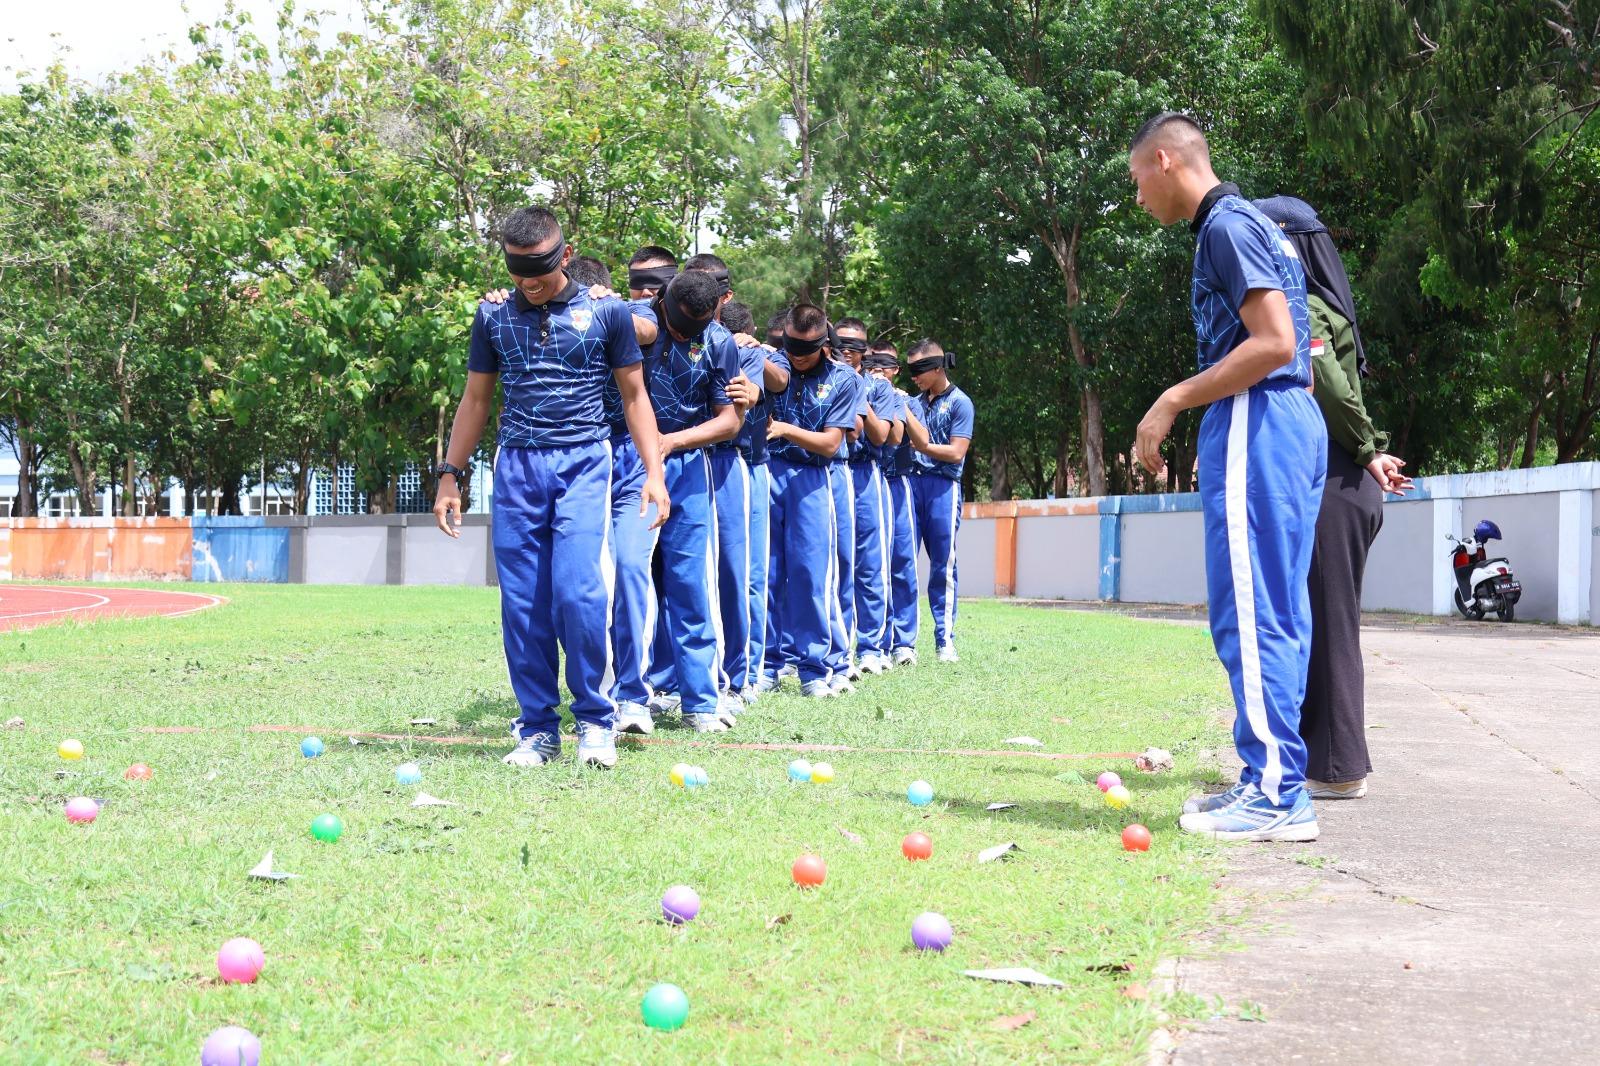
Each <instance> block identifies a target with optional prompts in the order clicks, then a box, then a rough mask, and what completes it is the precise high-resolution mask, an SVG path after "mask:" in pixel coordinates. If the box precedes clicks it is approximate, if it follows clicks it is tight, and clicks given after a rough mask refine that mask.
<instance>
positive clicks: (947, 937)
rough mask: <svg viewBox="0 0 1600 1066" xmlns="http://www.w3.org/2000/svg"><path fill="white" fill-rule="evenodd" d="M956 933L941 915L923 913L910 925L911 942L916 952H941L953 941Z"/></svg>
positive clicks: (928, 912) (930, 912)
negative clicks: (915, 947)
mask: <svg viewBox="0 0 1600 1066" xmlns="http://www.w3.org/2000/svg"><path fill="white" fill-rule="evenodd" d="M955 935H956V931H955V930H954V929H951V928H950V922H949V921H948V920H947V919H946V918H945V916H944V915H942V914H935V913H933V911H923V912H922V913H921V914H919V915H917V917H916V920H915V921H913V922H912V923H911V942H912V943H913V944H915V945H916V946H917V950H918V951H943V950H944V949H945V948H947V947H949V946H950V941H952V940H954V939H955Z"/></svg>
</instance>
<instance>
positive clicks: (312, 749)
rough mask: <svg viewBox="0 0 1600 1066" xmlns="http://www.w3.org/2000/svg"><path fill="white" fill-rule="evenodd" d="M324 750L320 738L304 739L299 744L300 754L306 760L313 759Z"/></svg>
mask: <svg viewBox="0 0 1600 1066" xmlns="http://www.w3.org/2000/svg"><path fill="white" fill-rule="evenodd" d="M324 750H326V749H324V747H323V745H322V738H321V737H306V738H305V739H304V740H302V741H301V742H300V754H301V755H304V756H305V757H306V758H308V759H315V758H316V757H317V756H318V755H321V754H322V753H323V751H324Z"/></svg>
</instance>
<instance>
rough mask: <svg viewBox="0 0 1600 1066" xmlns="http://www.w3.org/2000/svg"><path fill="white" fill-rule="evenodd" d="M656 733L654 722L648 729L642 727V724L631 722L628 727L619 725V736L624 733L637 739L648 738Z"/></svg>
mask: <svg viewBox="0 0 1600 1066" xmlns="http://www.w3.org/2000/svg"><path fill="white" fill-rule="evenodd" d="M655 731H656V724H655V723H654V722H651V723H650V725H649V726H648V727H646V726H644V725H641V724H639V723H637V722H629V723H628V724H627V725H619V726H617V733H618V734H619V735H620V734H623V733H627V734H630V735H632V736H636V737H647V736H649V735H650V734H651V733H654V732H655Z"/></svg>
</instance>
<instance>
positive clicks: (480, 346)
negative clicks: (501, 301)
mask: <svg viewBox="0 0 1600 1066" xmlns="http://www.w3.org/2000/svg"><path fill="white" fill-rule="evenodd" d="M488 307H489V305H488V304H479V305H478V313H477V314H476V315H474V316H473V319H472V335H471V337H470V339H469V341H468V343H467V369H468V370H471V371H474V372H476V373H479V374H498V373H500V357H499V356H498V355H496V354H495V350H494V344H493V343H492V342H491V341H490V340H489V315H488Z"/></svg>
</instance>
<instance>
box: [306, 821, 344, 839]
mask: <svg viewBox="0 0 1600 1066" xmlns="http://www.w3.org/2000/svg"><path fill="white" fill-rule="evenodd" d="M343 834H344V823H343V822H341V821H339V816H338V815H337V814H319V815H317V816H316V817H315V818H314V819H312V821H311V835H312V836H314V837H316V838H317V839H318V840H320V841H323V842H324V843H327V844H332V843H333V842H334V841H335V840H338V839H339V837H340V836H342V835H343Z"/></svg>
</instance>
